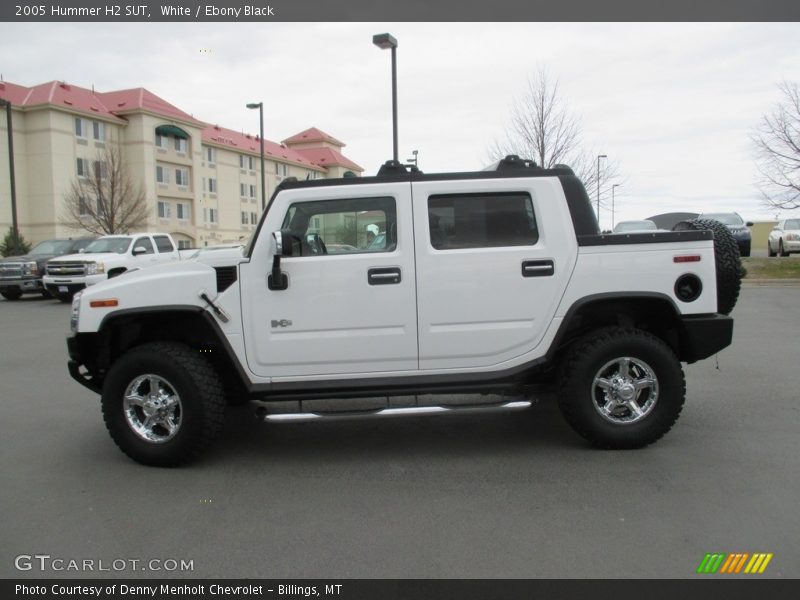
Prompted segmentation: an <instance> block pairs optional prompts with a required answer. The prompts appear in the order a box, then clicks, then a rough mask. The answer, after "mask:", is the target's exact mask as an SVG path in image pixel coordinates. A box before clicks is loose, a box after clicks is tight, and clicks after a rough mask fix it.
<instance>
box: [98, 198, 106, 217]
mask: <svg viewBox="0 0 800 600" xmlns="http://www.w3.org/2000/svg"><path fill="white" fill-rule="evenodd" d="M105 214H106V207H105V204H103V201H102V200H100V198H98V199H97V216H99V217H103V216H105Z"/></svg>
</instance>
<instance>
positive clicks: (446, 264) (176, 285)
mask: <svg viewBox="0 0 800 600" xmlns="http://www.w3.org/2000/svg"><path fill="white" fill-rule="evenodd" d="M376 228H377V230H378V231H381V232H385V239H384V241H383V243H382V244H381V247H379V248H376V247H374V245H370V241H371V235H369V233H370V232H371V233H373V234H374V231H375V230H376ZM677 228H678V229H679V230H678V231H656V232H647V233H631V234H628V235H625V236H622V235H601V234H600V232H599V228H598V224H597V220H596V218H595V214H594V211H593V210H592V207H591V204H590V202H589V198H588V197H587V194H586V190H585V189H584V187H583V184H582V183H581V182H580V180H579V179H578V178H577V177H576V176H575V174H574V173H573V172H572V171H571V170H570V169H569V168H566V167H562V166H559V167H556V168H553V169H543V168H539V167H537V166H536V165H535V164H533V163H531V162H529V161H521V160H520V159H518V158H516V157H508V158H507V159H506V160H504V161H502V162H501V163H500V165H499V168H498V170H497V171H494V172H485V171H481V172H474V173H445V174H433V175H425V174H422V173H419V172H407V171H406V170H405V169H404V168H403V167H402V166H401V165H399V163H396V162H393V161H391V162H390V163H389V164H387V165H385V166H384V168H383V169H382V170H381V172H379V174H378V176H377V177H364V178H349V179H326V180H311V181H302V182H299V181H294V182H292V181H284V182H282V183H281V184H280V185H279V186H278V187H277V189H276V191H275V193H274V194H273V196H272V198H271V200H270V203H269V205H268V208H267V211H265V214H264V216H263V217H262V219H261V222H260V223H259V226H258V229H257V231H256V233H255V235H254V236H253V238H252V239H251V241H250V243H249V244H248V246H247V247H246V249H245V252H244V254H243V255H241V256H230V257H229V260H228V261H227V263H226V264H215V265H208V264H203V263H201V262H198V261H183V262H180V263H176V264H169V265H163V266H158V267H154V268H151V269H146V270H141V271H137V272H135V273H131V274H129V275H126V276H124V277H119V278H116V279H110V280H108V281H104V282H102V283H98V284H97V285H94V286H92V287H90V288H87V289H86V290H84V291H83V292H81V293H78V294H76V295H75V298H74V300H73V303H72V314H71V330H72V333H71V335H70V336H69V338H68V341H67V345H68V349H69V356H70V359H69V363H68V368H69V371H70V373H71V375H72V377H73V378H74V379H75V380H76V381H78V382H80V383H81V384H82V385H84V386H86V387H87V388H88V389H90V390H92V391H93V392H96V393H99V394H100V395H101V405H102V411H103V416H104V419H105V423H106V426H107V427H108V430H109V432H110V434H111V437H112V438H113V439H114V441H115V442H116V444H117V445H118V446H119V447H120V449H121V450H122V451H123V452H125V453H126V454H127V455H128V456H130V457H131V458H133V459H134V460H137V461H139V462H142V463H145V464H151V465H161V466H174V465H179V464H183V463H185V462H187V461H189V460H191V459H192V458H194V457H195V455H196V454H197V453H198V452H199V451H200V450H202V449H203V448H204V447H205V446H206V445H207V444H208V443H209V442H210V441H211V440H212V439H213V438H214V437H216V436H217V435H218V434H219V433H220V431H221V428H222V424H223V419H224V410H225V403H226V402H238V401H240V400H241V399H248V400H253V401H266V405H265V406H261V409H262V411H263V410H267V407H268V406H271V405H272V404H273V402H276V401H294V402H295V405H296V406H301V407H302V406H303V403H302V402H299V403H298V402H297V401H299V400H311V399H350V398H354V397H388V396H408V395H411V396H413V395H416V394H458V393H468V392H481V393H505V394H511V395H522V394H535V393H538V392H539V391H541V390H542V389H543V388H548V387H553V386H554V387H555V388H556V389H557V390H558V398H559V404H560V407H561V410H562V412H563V414H564V417H565V418H566V420H567V421H568V422H569V423H570V424H571V425H572V426H573V427H574V428H575V430H576V431H577V432H578V433H579V434H580V435H582V436H584V437H585V438H586V439H588V440H589V441H590V442H592V443H593V444H595V445H597V446H600V447H603V448H637V447H641V446H644V445H646V444H649V443H652V442H654V441H655V440H657V439H659V438H660V437H661V436H662V435H664V434H665V433H666V432H667V431H668V430H669V429H670V428H671V427H672V425H673V423H674V422H675V421H676V419H677V418H678V415H679V414H680V412H681V409H682V407H683V403H684V398H685V391H686V384H685V380H684V375H683V369H682V367H681V362H687V363H692V362H695V361H698V360H701V359H704V358H707V357H709V356H712V355H713V354H714V353H716V352H718V351H719V350H721V349H723V348H725V347H726V346H728V345H729V344H730V343H731V339H732V334H733V320H732V319H731V317H729V316H727V315H728V313H730V312H731V310H732V309H733V306H734V304H735V303H736V299H737V296H738V294H739V286H740V280H741V275H742V272H741V264H740V262H739V254H738V250H737V249H736V245H735V242H734V240H733V238H732V236H731V235H730V233H729V231H728V230H727V229H726V228H725V227H724V226H722V225H721V224H720V223H717V222H716V221H703V220H700V221H690V222H685V223H681V224H679V226H678V227H677ZM326 243H330V244H347V245H350V246H352V247H353V248H354V250H351V251H349V252H346V253H331V252H327V250H326ZM398 410H399V409H396V408H392V413H394V412H398Z"/></svg>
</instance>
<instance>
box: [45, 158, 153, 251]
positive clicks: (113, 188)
mask: <svg viewBox="0 0 800 600" xmlns="http://www.w3.org/2000/svg"><path fill="white" fill-rule="evenodd" d="M60 222H61V224H62V225H66V226H67V227H70V228H72V229H84V230H86V231H88V232H90V233H93V234H95V235H105V234H110V233H127V232H129V231H131V230H135V229H139V228H141V227H143V226H145V225H146V224H147V202H146V197H145V194H144V191H143V190H142V186H141V185H140V184H138V183H134V182H133V180H132V179H131V176H130V173H129V172H128V167H127V165H126V164H125V162H124V161H123V157H122V152H121V150H120V148H119V146H118V145H115V144H112V143H110V142H107V143H106V147H105V149H103V150H101V151H100V152H98V154H97V156H96V157H95V159H94V160H92V161H88V160H84V161H83V162H82V163H81V165H80V167H79V174H78V177H76V178H75V179H74V180H73V181H72V182H71V183H70V186H69V188H68V190H67V192H66V194H65V195H64V209H63V211H62V216H61V219H60Z"/></svg>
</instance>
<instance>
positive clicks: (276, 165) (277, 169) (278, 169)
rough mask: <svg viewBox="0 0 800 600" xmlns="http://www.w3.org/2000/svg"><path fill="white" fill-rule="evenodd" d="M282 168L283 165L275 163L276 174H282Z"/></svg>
mask: <svg viewBox="0 0 800 600" xmlns="http://www.w3.org/2000/svg"><path fill="white" fill-rule="evenodd" d="M280 168H281V166H280V165H279V164H278V163H275V175H280V174H281V172H280Z"/></svg>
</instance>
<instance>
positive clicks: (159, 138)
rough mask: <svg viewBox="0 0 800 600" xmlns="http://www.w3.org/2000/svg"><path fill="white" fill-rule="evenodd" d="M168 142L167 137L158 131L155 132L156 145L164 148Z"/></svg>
mask: <svg viewBox="0 0 800 600" xmlns="http://www.w3.org/2000/svg"><path fill="white" fill-rule="evenodd" d="M168 143H169V138H168V137H167V136H165V135H162V134H160V133H157V134H156V147H158V148H166V147H167V144H168Z"/></svg>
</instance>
